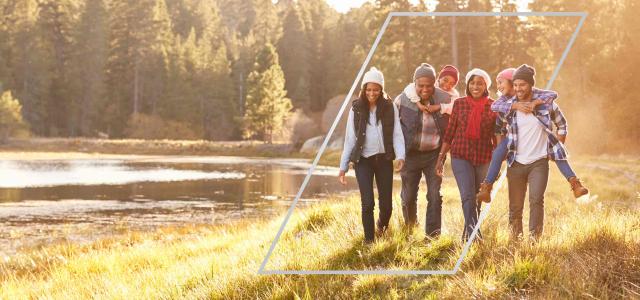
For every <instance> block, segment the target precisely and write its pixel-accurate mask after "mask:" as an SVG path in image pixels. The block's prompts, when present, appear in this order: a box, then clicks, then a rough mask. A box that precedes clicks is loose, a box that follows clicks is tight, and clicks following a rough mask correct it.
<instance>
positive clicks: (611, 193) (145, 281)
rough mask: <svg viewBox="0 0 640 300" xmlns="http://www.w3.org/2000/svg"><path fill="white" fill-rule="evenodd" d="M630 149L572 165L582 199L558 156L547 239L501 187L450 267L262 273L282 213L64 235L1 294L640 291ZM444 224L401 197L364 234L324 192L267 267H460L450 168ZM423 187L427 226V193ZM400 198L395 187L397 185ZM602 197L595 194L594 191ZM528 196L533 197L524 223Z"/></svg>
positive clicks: (351, 210) (1, 267) (29, 257)
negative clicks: (431, 234) (587, 196)
mask: <svg viewBox="0 0 640 300" xmlns="http://www.w3.org/2000/svg"><path fill="white" fill-rule="evenodd" d="M639 162H640V161H639V160H638V159H634V158H583V159H581V160H579V161H576V162H575V163H574V166H575V167H576V169H577V170H578V173H579V175H580V176H581V177H582V178H583V180H584V182H585V183H586V184H587V185H588V186H589V187H590V188H591V190H592V199H594V198H596V199H595V200H593V201H591V202H587V203H577V202H576V201H575V200H574V199H573V197H572V195H571V193H570V191H569V185H568V184H567V183H566V181H565V180H564V179H562V178H561V175H560V174H559V173H558V172H557V170H555V167H553V166H552V167H551V169H552V176H551V180H550V184H549V189H548V191H547V197H546V202H545V213H546V214H545V228H544V233H543V238H542V239H541V240H540V241H539V242H537V243H529V242H528V241H527V240H525V241H523V242H521V243H510V241H509V239H508V229H507V197H506V191H505V190H502V191H500V192H499V193H498V197H497V199H495V200H494V202H493V203H492V207H491V211H490V213H489V215H488V218H487V219H486V220H485V222H484V223H483V224H482V233H483V236H484V240H483V242H482V243H475V244H474V246H473V247H472V248H471V251H470V252H469V254H468V255H467V256H466V258H465V260H464V262H463V263H462V266H461V268H460V271H459V272H458V273H457V274H455V275H452V276H446V275H442V276H388V275H357V276H346V275H344V276H327V275H307V276H298V275H269V276H266V275H257V273H256V272H257V270H258V268H259V266H260V264H261V262H262V260H263V258H264V255H265V254H266V252H267V250H268V248H269V246H270V244H271V242H272V240H273V238H274V237H275V233H276V232H277V230H278V228H279V226H280V224H281V222H282V218H275V219H272V220H255V221H245V222H243V223H239V224H234V225H225V226H222V227H215V228H214V227H207V226H201V227H185V228H166V229H163V230H159V231H158V232H155V233H129V234H126V235H123V236H121V237H118V238H113V239H107V240H101V241H99V242H96V243H92V244H88V245H73V244H67V245H54V246H51V247H46V248H43V249H39V250H34V251H32V252H25V253H22V254H19V255H17V256H15V257H11V258H5V261H4V262H3V263H1V264H0V274H1V276H2V277H1V278H2V282H1V283H0V295H2V297H3V298H7V299H19V298H38V297H46V298H49V297H50V298H54V299H59V298H64V299H85V298H91V297H95V298H115V299H125V298H126V299H133V298H136V299H138V298H144V299H158V298H161V299H185V298H186V299H202V298H205V299H206V298H210V299H255V298H258V299H292V298H314V299H315V298H339V299H340V298H341V299H352V298H365V299H396V298H407V299H414V298H419V299H421V298H426V299H435V298H450V299H454V298H456V299H457V298H503V297H527V298H539V299H548V298H558V297H559V298H605V299H606V298H626V297H632V298H640V215H639V213H638V208H640V206H638V202H639V201H640V199H638V192H639V191H640V185H639V184H638V181H637V180H638V177H637V176H638V174H640V172H639V171H640V167H638V166H639V165H640V164H639ZM445 182H446V183H445V187H444V188H443V193H444V199H445V201H444V205H443V235H442V236H441V237H440V238H439V239H436V240H433V241H430V240H425V238H424V233H423V228H414V229H411V228H404V227H403V225H402V222H403V221H402V216H401V213H400V203H399V202H400V201H399V199H397V198H396V199H394V214H393V217H392V221H391V228H390V230H389V231H388V232H387V233H385V235H384V236H382V237H381V238H380V239H378V240H377V241H376V243H374V244H372V245H363V243H362V239H363V238H362V227H361V222H360V204H359V199H358V198H357V197H356V196H353V197H351V198H348V199H347V200H331V199H327V200H326V201H325V202H323V203H322V204H318V205H316V206H314V207H311V208H309V209H297V210H296V211H295V213H294V215H293V217H292V219H291V220H290V221H289V223H288V224H287V226H286V228H285V232H284V234H283V235H282V238H281V239H280V241H279V242H278V244H277V246H276V248H275V251H274V253H273V255H272V257H271V258H270V260H269V261H268V263H267V266H266V268H267V270H272V269H283V270H302V269H304V270H330V269H338V270H349V269H353V270H361V269H399V270H427V269H443V270H447V269H452V268H453V266H454V264H455V262H456V260H457V259H458V257H459V256H460V252H461V243H460V241H459V236H460V234H461V229H462V228H461V227H462V216H461V209H460V200H459V197H458V191H457V189H456V187H455V184H454V181H453V178H450V177H447V178H446V179H445ZM423 192H424V191H422V193H421V194H420V196H419V197H420V198H419V203H420V210H419V212H420V215H419V218H420V222H421V223H422V224H424V209H425V204H426V203H425V202H426V201H425V195H424V193H423ZM394 194H395V195H397V194H398V191H395V193H394ZM596 195H597V197H595V196H596ZM527 211H528V207H525V226H526V224H527V217H526V216H527V215H528V214H527V213H526V212H527Z"/></svg>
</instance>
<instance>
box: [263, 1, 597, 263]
mask: <svg viewBox="0 0 640 300" xmlns="http://www.w3.org/2000/svg"><path fill="white" fill-rule="evenodd" d="M587 15H588V13H587V12H390V13H389V15H387V19H386V20H385V21H384V23H383V24H382V28H381V29H380V32H378V35H377V36H376V39H375V41H374V43H373V46H371V50H369V54H368V55H367V58H366V59H365V61H364V63H363V64H362V67H360V71H359V72H358V76H357V77H356V79H355V80H354V81H353V85H351V89H350V90H349V94H348V95H347V96H346V97H345V99H344V101H343V103H342V106H341V107H340V110H339V111H338V115H337V116H336V119H335V120H334V121H333V124H332V125H331V128H330V129H329V132H328V133H327V136H326V137H325V139H324V142H323V143H322V146H320V150H319V151H318V154H316V158H315V159H314V160H313V164H312V165H311V167H310V168H309V171H308V172H307V176H306V177H305V178H304V181H303V182H302V185H301V186H300V189H299V190H298V193H297V194H296V197H295V199H294V200H293V203H291V206H290V207H289V210H288V211H287V215H286V216H285V218H284V221H283V222H282V225H281V226H280V229H279V230H278V233H277V234H276V237H275V239H274V240H273V242H272V243H271V247H270V248H269V251H268V252H267V255H266V256H265V258H264V260H263V261H262V264H261V265H260V269H259V270H258V274H260V275H369V274H370V275H374V274H375V275H453V274H455V273H457V272H458V270H459V269H460V265H461V264H462V261H463V260H464V258H465V256H466V255H467V253H468V252H469V249H470V248H471V244H472V242H473V240H474V239H475V238H476V235H477V234H478V230H479V229H480V224H482V222H483V221H484V219H485V217H486V216H487V213H488V212H489V209H490V208H491V203H488V204H487V205H486V209H484V210H482V212H481V213H480V217H479V218H478V223H477V224H476V226H475V228H474V229H473V232H472V233H471V236H470V237H469V240H468V241H467V242H466V243H465V245H464V248H463V249H462V254H461V255H460V258H458V261H457V262H456V265H455V267H454V268H453V269H452V270H383V269H376V270H265V267H266V265H267V262H268V261H269V258H270V257H271V255H272V254H273V250H274V249H275V247H276V244H277V243H278V240H279V239H280V236H281V235H282V232H283V231H284V227H285V226H286V225H287V222H288V221H289V219H290V218H291V215H292V214H293V210H294V208H295V207H296V204H298V201H299V200H300V196H301V195H302V192H303V191H304V189H305V188H306V187H307V184H308V183H309V179H310V178H311V175H312V174H313V172H314V171H315V169H316V166H317V165H318V161H319V160H320V157H321V156H322V154H323V153H324V150H325V149H326V147H327V144H328V143H329V139H331V136H332V135H333V132H334V131H335V129H336V127H337V126H338V123H339V121H340V118H341V117H342V114H343V113H344V111H345V109H346V107H347V104H348V103H349V99H351V97H352V95H353V93H354V91H355V89H356V87H357V86H358V82H360V78H361V77H362V74H363V73H364V70H365V69H366V67H367V65H368V64H369V61H370V60H371V57H372V56H373V53H374V52H375V51H376V48H377V47H378V44H379V43H380V40H381V39H382V35H383V34H384V32H385V30H387V27H388V26H389V22H390V21H391V18H393V17H580V21H579V22H578V26H577V27H576V30H575V31H574V32H573V35H572V36H571V39H570V40H569V44H568V45H567V47H566V48H565V50H564V52H563V53H562V57H561V58H560V61H559V62H558V65H557V66H556V68H555V70H554V71H553V75H552V76H551V79H549V82H547V86H546V89H550V88H551V86H552V84H553V82H554V81H555V79H556V77H557V76H558V72H559V71H560V67H562V64H563V63H564V60H565V59H566V58H567V55H568V54H569V50H571V46H573V43H574V42H575V40H576V37H577V36H578V32H580V28H582V25H583V24H584V21H585V19H586V18H587ZM505 176H506V172H504V170H503V172H502V175H501V176H500V178H499V179H498V182H497V183H496V188H495V189H494V190H493V191H492V192H491V198H492V199H493V198H494V197H495V195H496V194H497V192H498V190H500V187H501V186H502V185H503V183H504V178H505Z"/></svg>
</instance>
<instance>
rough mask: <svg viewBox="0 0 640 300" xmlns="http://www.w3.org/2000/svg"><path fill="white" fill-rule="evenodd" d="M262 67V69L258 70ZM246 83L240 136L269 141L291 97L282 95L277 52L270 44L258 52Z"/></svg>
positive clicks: (289, 103)
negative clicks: (247, 89) (243, 115)
mask: <svg viewBox="0 0 640 300" xmlns="http://www.w3.org/2000/svg"><path fill="white" fill-rule="evenodd" d="M269 60H271V61H269ZM267 66H268V67H267ZM265 67H266V69H265V70H264V71H263V72H260V71H259V70H260V69H264V68H265ZM248 82H249V83H250V84H249V86H250V88H249V93H248V94H247V103H246V113H245V117H244V122H245V124H244V125H245V128H244V136H245V137H247V138H251V137H255V138H261V139H262V140H264V141H266V142H269V143H271V142H273V136H274V133H275V132H277V131H279V130H281V129H282V126H283V124H284V122H285V121H286V119H287V117H288V116H289V114H290V111H291V108H292V105H291V100H289V99H288V98H286V90H285V82H284V74H283V72H282V69H281V68H280V65H279V64H278V55H277V53H276V51H275V48H274V47H273V46H272V45H271V44H267V45H266V46H265V47H264V48H263V50H262V51H261V53H260V55H259V56H258V59H257V61H256V63H255V68H254V71H253V72H251V74H249V78H248Z"/></svg>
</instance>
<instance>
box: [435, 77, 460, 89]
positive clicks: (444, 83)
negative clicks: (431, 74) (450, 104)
mask: <svg viewBox="0 0 640 300" xmlns="http://www.w3.org/2000/svg"><path fill="white" fill-rule="evenodd" d="M455 83H456V80H455V78H453V76H451V75H444V76H440V78H439V79H438V86H440V88H441V89H443V90H445V91H447V92H448V91H451V89H453V86H454V85H455Z"/></svg>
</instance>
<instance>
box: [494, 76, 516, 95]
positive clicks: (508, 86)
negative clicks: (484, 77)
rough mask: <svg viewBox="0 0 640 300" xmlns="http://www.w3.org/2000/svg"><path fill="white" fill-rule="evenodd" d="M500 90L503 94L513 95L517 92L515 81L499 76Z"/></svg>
mask: <svg viewBox="0 0 640 300" xmlns="http://www.w3.org/2000/svg"><path fill="white" fill-rule="evenodd" d="M497 81H498V92H500V94H501V95H505V96H508V97H511V96H513V95H514V94H515V92H514V90H513V82H511V81H510V80H507V79H504V78H498V80H497Z"/></svg>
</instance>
